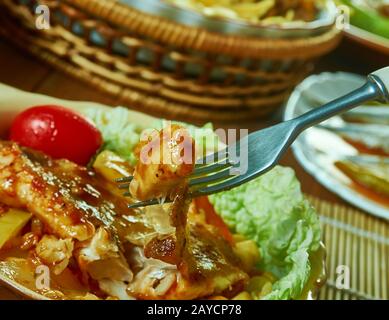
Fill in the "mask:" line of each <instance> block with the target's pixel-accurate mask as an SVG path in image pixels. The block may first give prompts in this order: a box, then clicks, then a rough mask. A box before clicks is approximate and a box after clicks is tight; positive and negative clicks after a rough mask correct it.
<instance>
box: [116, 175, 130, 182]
mask: <svg viewBox="0 0 389 320" xmlns="http://www.w3.org/2000/svg"><path fill="white" fill-rule="evenodd" d="M133 179H134V176H128V177H123V178H119V179H116V180H115V182H117V183H122V182H131V181H132V180H133Z"/></svg>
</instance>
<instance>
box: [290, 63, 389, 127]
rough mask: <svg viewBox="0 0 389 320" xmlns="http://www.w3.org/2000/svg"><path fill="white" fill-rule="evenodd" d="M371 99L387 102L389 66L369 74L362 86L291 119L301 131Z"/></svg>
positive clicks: (388, 99)
mask: <svg viewBox="0 0 389 320" xmlns="http://www.w3.org/2000/svg"><path fill="white" fill-rule="evenodd" d="M371 100H377V101H381V102H389V67H385V68H383V69H380V70H377V71H375V72H373V73H371V74H369V75H368V76H367V81H366V83H365V84H364V85H363V86H362V87H360V88H358V89H356V90H354V91H352V92H350V93H348V94H346V95H344V96H342V97H340V98H338V99H335V100H333V101H331V102H329V103H327V104H325V105H323V106H321V107H319V108H315V109H313V110H311V111H309V112H307V113H304V114H303V115H301V116H299V117H297V118H295V119H294V120H292V121H295V122H296V129H297V130H298V131H299V132H301V131H303V130H305V129H306V128H309V127H311V126H313V125H316V124H318V123H320V122H322V121H324V120H327V119H329V118H331V117H333V116H335V115H337V114H339V113H342V112H345V111H348V110H350V109H352V108H355V107H356V106H358V105H360V104H362V103H364V102H367V101H371Z"/></svg>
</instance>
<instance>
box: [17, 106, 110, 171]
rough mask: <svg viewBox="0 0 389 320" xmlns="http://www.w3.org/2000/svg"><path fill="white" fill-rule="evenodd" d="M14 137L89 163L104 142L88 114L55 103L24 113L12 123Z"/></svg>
mask: <svg viewBox="0 0 389 320" xmlns="http://www.w3.org/2000/svg"><path fill="white" fill-rule="evenodd" d="M10 139H11V140H13V141H16V142H18V143H19V144H20V145H22V146H25V147H30V148H33V149H35V150H40V151H43V152H45V153H46V154H47V155H50V156H52V157H53V158H57V159H58V158H66V159H68V160H72V161H74V162H76V163H78V164H81V165H86V164H87V163H88V161H90V159H91V158H92V157H93V155H94V154H95V153H96V152H97V150H98V149H99V148H100V147H101V144H102V137H101V134H100V132H99V131H98V130H97V129H96V128H95V127H94V126H93V125H91V124H90V123H89V122H88V121H87V120H85V118H84V117H81V116H80V115H78V114H77V113H75V112H73V111H71V110H69V109H65V108H63V107H59V106H52V105H48V106H37V107H33V108H30V109H28V110H26V111H25V112H22V113H20V114H19V115H18V116H17V117H16V119H15V120H14V122H13V124H12V127H11V130H10Z"/></svg>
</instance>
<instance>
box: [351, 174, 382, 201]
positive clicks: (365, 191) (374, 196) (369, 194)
mask: <svg viewBox="0 0 389 320" xmlns="http://www.w3.org/2000/svg"><path fill="white" fill-rule="evenodd" d="M351 187H352V188H353V189H354V190H355V191H357V192H358V193H360V194H362V195H364V196H365V197H366V198H369V199H370V200H372V201H374V202H377V203H379V204H381V205H383V206H385V207H388V208H389V198H388V197H386V196H384V195H382V194H379V193H377V192H375V191H374V190H371V189H369V188H367V187H366V186H364V185H362V184H360V183H358V182H356V181H354V180H353V182H352V184H351Z"/></svg>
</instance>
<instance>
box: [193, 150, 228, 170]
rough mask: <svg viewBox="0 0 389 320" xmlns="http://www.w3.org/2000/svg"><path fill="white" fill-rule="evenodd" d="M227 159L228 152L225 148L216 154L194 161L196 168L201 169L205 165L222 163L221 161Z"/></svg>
mask: <svg viewBox="0 0 389 320" xmlns="http://www.w3.org/2000/svg"><path fill="white" fill-rule="evenodd" d="M227 159H228V150H227V148H225V149H223V150H220V151H218V152H215V153H212V154H209V155H207V156H205V157H203V158H201V159H198V160H197V161H196V168H201V167H203V166H207V165H209V164H212V163H215V162H217V163H219V162H222V161H223V160H227Z"/></svg>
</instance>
